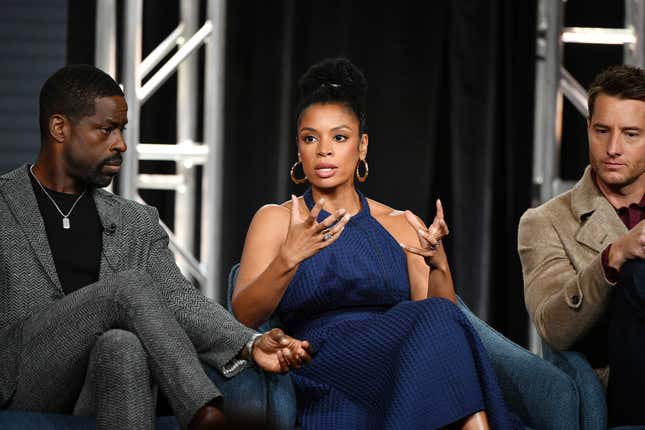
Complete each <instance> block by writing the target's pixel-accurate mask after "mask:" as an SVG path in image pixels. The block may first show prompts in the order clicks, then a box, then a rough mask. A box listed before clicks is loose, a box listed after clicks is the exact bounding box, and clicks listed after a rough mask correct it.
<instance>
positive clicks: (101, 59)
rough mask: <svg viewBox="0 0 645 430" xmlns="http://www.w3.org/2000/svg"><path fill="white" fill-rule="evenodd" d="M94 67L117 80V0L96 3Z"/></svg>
mask: <svg viewBox="0 0 645 430" xmlns="http://www.w3.org/2000/svg"><path fill="white" fill-rule="evenodd" d="M95 34H96V38H95V39H94V65H95V66H96V67H98V68H99V69H101V70H103V71H104V72H105V73H107V74H108V75H110V76H112V77H113V78H116V0H101V1H97V2H96V32H95Z"/></svg>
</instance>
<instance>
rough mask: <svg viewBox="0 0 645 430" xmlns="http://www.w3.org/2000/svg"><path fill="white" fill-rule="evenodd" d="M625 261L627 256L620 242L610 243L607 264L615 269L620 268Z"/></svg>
mask: <svg viewBox="0 0 645 430" xmlns="http://www.w3.org/2000/svg"><path fill="white" fill-rule="evenodd" d="M624 263H625V257H624V254H623V252H622V247H621V246H620V243H618V242H616V243H612V244H611V245H609V252H608V253H607V265H608V266H609V267H611V268H612V269H614V270H620V268H621V267H623V264H624Z"/></svg>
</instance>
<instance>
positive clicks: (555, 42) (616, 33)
mask: <svg viewBox="0 0 645 430" xmlns="http://www.w3.org/2000/svg"><path fill="white" fill-rule="evenodd" d="M643 1H644V0H625V21H624V22H625V28H590V27H563V21H564V19H563V17H564V4H565V2H566V0H539V3H538V14H537V46H536V64H535V116H534V132H533V193H532V200H533V201H532V204H533V206H537V205H539V204H541V203H543V202H545V201H547V200H549V199H550V198H552V197H553V196H555V195H557V194H559V193H561V192H563V191H565V190H567V189H569V188H570V187H571V186H572V185H573V183H571V182H567V181H563V180H562V179H561V178H560V177H559V171H560V143H561V130H562V104H563V96H564V97H566V98H567V100H569V101H570V102H571V103H572V104H573V106H575V108H576V109H577V110H578V111H579V112H580V113H581V114H582V115H584V117H585V118H586V117H587V92H586V90H585V89H584V88H583V87H582V85H580V84H579V83H578V81H576V79H575V78H574V77H573V76H572V75H571V74H570V73H569V72H568V71H567V70H566V69H565V68H564V66H563V64H562V52H563V46H564V44H566V43H586V44H603V45H607V44H608V45H623V47H624V48H623V49H624V56H623V61H624V63H625V64H631V65H636V66H641V67H642V66H643V64H644V63H645V61H644V60H645V44H644V43H643V34H644V28H643V27H644V26H645V9H644V5H643ZM610 3H611V2H607V5H605V6H604V7H607V6H608V5H609V4H610ZM539 344H540V341H539V338H538V336H537V333H536V332H535V330H534V329H533V330H532V331H531V334H530V347H531V350H532V351H534V352H538V351H539V350H540V346H539Z"/></svg>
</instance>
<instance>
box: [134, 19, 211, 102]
mask: <svg viewBox="0 0 645 430" xmlns="http://www.w3.org/2000/svg"><path fill="white" fill-rule="evenodd" d="M212 30H213V26H212V24H211V23H210V22H209V21H206V22H205V23H204V25H203V26H202V28H200V29H199V31H197V33H195V34H194V35H193V37H191V38H190V39H189V40H188V41H187V42H186V44H185V45H184V46H182V47H181V48H179V50H178V51H177V52H175V54H174V55H173V56H172V57H170V59H169V60H168V61H167V62H166V63H165V64H164V65H163V66H161V69H159V70H158V71H157V73H155V74H154V75H152V77H151V78H150V79H149V80H148V81H147V82H146V83H145V85H144V86H143V87H142V88H141V91H140V92H139V100H140V101H141V104H144V103H145V102H146V101H147V100H148V99H149V98H150V96H151V95H152V94H153V93H154V92H155V91H156V90H157V88H159V87H160V86H161V84H163V83H164V82H166V80H168V78H169V77H170V76H171V75H172V74H173V73H175V70H177V67H178V66H179V64H180V63H181V62H182V61H184V59H185V58H186V57H188V56H189V55H190V54H192V53H193V51H195V50H196V49H197V48H198V47H199V46H200V45H201V44H202V43H203V42H204V40H205V39H206V37H208V36H209V35H210V34H211V31H212Z"/></svg>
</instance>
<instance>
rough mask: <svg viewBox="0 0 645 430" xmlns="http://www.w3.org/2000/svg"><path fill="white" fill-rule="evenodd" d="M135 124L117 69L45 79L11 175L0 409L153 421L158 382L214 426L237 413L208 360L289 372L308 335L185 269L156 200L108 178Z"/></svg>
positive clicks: (0, 190)
mask: <svg viewBox="0 0 645 430" xmlns="http://www.w3.org/2000/svg"><path fill="white" fill-rule="evenodd" d="M126 123H127V104H126V101H125V98H124V96H123V93H122V91H121V89H120V88H119V86H118V85H117V84H116V82H114V80H112V78H110V77H109V76H108V75H106V74H105V73H103V72H101V71H100V70H98V69H96V68H94V67H92V66H82V65H80V66H68V67H64V68H63V69H61V70H59V71H58V72H56V73H55V74H54V75H52V76H51V77H50V78H49V79H48V80H47V82H46V83H45V84H44V86H43V88H42V90H41V94H40V127H41V140H42V145H41V151H40V154H39V157H38V160H37V161H36V163H35V164H34V165H32V166H28V165H24V166H22V167H20V168H18V169H16V170H14V171H12V172H10V173H8V174H6V175H4V176H1V177H0V297H1V299H0V363H2V365H1V366H0V407H1V408H3V409H14V410H29V411H38V412H62V413H69V412H72V411H74V412H75V413H77V414H90V415H93V414H96V416H97V427H98V428H115V426H118V427H119V428H133V429H134V428H136V429H151V428H153V427H154V403H155V402H154V389H153V388H152V387H153V386H158V387H159V389H160V390H161V392H162V393H163V394H164V395H165V396H166V398H167V399H168V402H169V404H170V406H171V408H172V409H173V411H174V413H175V414H176V416H177V418H178V420H179V422H180V424H181V425H182V427H184V428H185V427H188V428H214V426H217V425H218V424H221V423H222V422H224V421H225V419H226V418H225V417H224V414H223V412H222V410H221V409H222V408H221V406H222V397H221V394H220V392H219V391H218V389H217V387H215V385H214V384H213V382H212V381H211V380H210V379H209V378H208V377H207V375H206V373H205V372H204V369H203V367H202V364H201V363H202V362H203V363H205V364H207V365H210V366H212V367H214V368H215V369H218V370H220V371H221V372H222V373H223V374H224V375H225V376H228V377H230V376H233V375H235V374H236V373H238V372H240V371H241V370H242V369H243V368H244V367H245V364H246V363H248V362H255V363H256V364H257V365H258V366H260V367H261V368H263V369H265V370H268V371H272V372H280V371H287V370H289V369H290V368H293V367H299V366H300V365H301V364H303V363H305V362H307V361H309V360H310V357H309V353H308V351H309V344H308V343H307V342H306V341H298V340H295V339H293V338H290V337H288V336H286V335H284V334H283V333H282V332H281V331H279V330H275V331H271V332H269V333H267V334H265V335H259V334H256V333H255V332H254V331H253V330H250V329H248V328H246V327H244V326H243V325H241V324H240V323H238V322H237V321H236V320H235V319H234V318H233V317H232V316H231V315H230V314H229V313H228V312H227V311H226V310H225V309H223V308H222V307H221V306H219V305H218V304H216V303H214V302H212V301H210V300H208V299H206V298H205V297H204V296H203V295H202V294H200V292H199V291H198V290H197V289H195V288H194V287H193V286H192V285H191V284H190V283H189V282H188V281H187V280H186V279H185V278H184V277H183V276H182V274H181V272H180V271H179V269H178V268H177V266H176V265H175V263H174V258H173V255H172V253H171V252H170V251H169V249H168V246H167V245H168V237H167V235H166V234H165V232H164V230H163V229H162V228H161V227H160V225H159V218H158V214H157V211H156V210H155V209H154V208H151V207H148V206H144V205H140V204H138V203H134V202H131V201H128V200H125V199H122V198H120V197H118V196H115V195H113V194H110V193H108V192H105V191H103V190H101V189H100V188H101V187H104V186H106V185H108V184H109V183H110V182H111V180H112V178H113V177H114V176H115V175H116V174H117V173H118V171H119V168H120V164H121V156H122V153H123V152H125V150H126V144H125V142H124V140H123V135H122V131H123V129H124V127H125V125H126Z"/></svg>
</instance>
